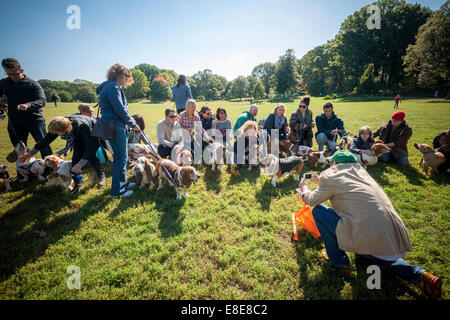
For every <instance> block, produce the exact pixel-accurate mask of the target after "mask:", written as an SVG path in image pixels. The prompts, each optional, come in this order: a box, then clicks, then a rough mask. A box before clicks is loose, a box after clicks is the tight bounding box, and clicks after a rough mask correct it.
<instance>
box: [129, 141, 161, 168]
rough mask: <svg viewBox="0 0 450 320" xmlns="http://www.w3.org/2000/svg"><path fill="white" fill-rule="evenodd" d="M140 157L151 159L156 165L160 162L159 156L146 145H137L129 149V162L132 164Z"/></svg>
mask: <svg viewBox="0 0 450 320" xmlns="http://www.w3.org/2000/svg"><path fill="white" fill-rule="evenodd" d="M140 157H146V158H148V159H151V160H152V161H153V162H154V163H156V162H158V156H157V155H156V154H155V153H154V152H153V151H152V150H151V149H150V147H149V146H147V145H146V144H139V143H135V144H133V145H132V146H130V147H129V148H128V158H129V159H128V160H129V162H130V163H131V164H134V162H135V161H136V160H137V159H139V158H140Z"/></svg>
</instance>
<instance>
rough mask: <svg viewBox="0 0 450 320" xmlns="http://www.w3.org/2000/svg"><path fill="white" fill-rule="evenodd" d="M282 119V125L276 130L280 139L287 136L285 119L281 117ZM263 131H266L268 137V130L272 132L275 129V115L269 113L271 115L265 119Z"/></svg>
mask: <svg viewBox="0 0 450 320" xmlns="http://www.w3.org/2000/svg"><path fill="white" fill-rule="evenodd" d="M283 118H284V125H283V126H282V127H281V128H280V129H278V130H279V131H278V133H279V135H280V137H281V136H282V135H286V134H287V132H286V131H287V130H286V129H287V125H288V124H287V119H286V117H284V116H283ZM263 129H266V130H267V134H268V135H270V130H272V129H276V128H275V114H273V113H271V114H269V116H268V117H267V119H266V122H265V123H264V128H263Z"/></svg>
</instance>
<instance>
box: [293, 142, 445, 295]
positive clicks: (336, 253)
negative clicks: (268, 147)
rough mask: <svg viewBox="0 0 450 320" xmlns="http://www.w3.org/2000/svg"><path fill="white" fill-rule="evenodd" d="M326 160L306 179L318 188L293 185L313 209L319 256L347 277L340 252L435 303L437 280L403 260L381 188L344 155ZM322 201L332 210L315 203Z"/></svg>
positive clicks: (405, 241) (404, 244)
mask: <svg viewBox="0 0 450 320" xmlns="http://www.w3.org/2000/svg"><path fill="white" fill-rule="evenodd" d="M328 160H329V161H330V165H331V167H330V168H328V169H327V170H325V171H323V172H322V173H321V174H320V176H318V175H317V174H315V173H312V178H311V179H312V181H313V182H314V183H316V184H317V185H318V186H317V188H316V189H315V190H314V191H310V190H309V188H308V184H307V182H306V181H305V179H302V180H301V181H300V185H299V191H300V193H301V196H302V198H303V200H304V201H305V203H306V204H307V205H309V206H311V207H314V208H313V210H312V213H313V216H314V220H315V223H316V225H317V229H318V230H319V232H320V234H321V236H322V239H323V241H324V244H325V250H322V254H323V255H324V257H325V258H327V259H329V260H331V262H332V264H333V265H334V266H336V267H340V268H343V270H344V272H345V275H346V276H348V277H349V276H350V275H351V272H352V269H351V267H350V261H349V258H348V256H347V254H346V253H345V252H346V251H348V252H354V253H355V254H356V257H357V259H358V261H364V260H365V261H366V262H368V263H369V264H370V265H378V266H380V267H381V268H384V269H386V270H390V271H392V272H393V273H394V274H396V275H397V276H399V277H401V278H402V279H404V280H406V281H408V282H410V283H413V284H415V285H419V286H420V287H421V288H422V290H423V291H424V292H425V293H426V294H427V295H428V296H429V297H430V298H432V299H437V298H439V296H440V295H441V280H440V279H439V277H437V276H434V275H432V274H431V273H429V272H426V271H425V270H424V269H423V268H421V267H419V266H415V265H411V264H409V263H408V262H406V261H405V260H403V257H405V255H406V252H407V251H412V247H411V243H410V241H409V237H408V232H407V230H406V227H405V225H404V224H403V221H402V219H401V218H400V216H399V215H398V214H397V212H396V211H395V209H394V207H393V206H392V203H391V201H390V200H389V198H388V197H387V196H386V194H385V193H384V191H383V189H381V187H380V186H379V185H378V184H377V183H376V181H375V180H374V179H373V178H372V177H371V176H370V175H369V174H368V173H367V171H366V170H365V169H364V168H363V167H362V166H361V165H359V164H358V163H357V162H356V157H355V156H354V155H353V154H352V153H351V152H350V151H348V150H339V151H336V153H335V154H334V155H333V156H331V157H329V158H328ZM327 200H330V202H331V205H332V206H333V208H329V207H327V206H325V205H322V204H321V203H324V202H325V201H327Z"/></svg>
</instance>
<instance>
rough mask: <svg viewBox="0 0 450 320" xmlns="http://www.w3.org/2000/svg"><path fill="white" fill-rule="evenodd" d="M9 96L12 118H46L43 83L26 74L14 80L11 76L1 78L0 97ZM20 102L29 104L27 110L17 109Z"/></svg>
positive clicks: (10, 115) (9, 112)
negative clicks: (43, 112) (43, 111)
mask: <svg viewBox="0 0 450 320" xmlns="http://www.w3.org/2000/svg"><path fill="white" fill-rule="evenodd" d="M3 95H6V96H7V97H8V114H9V118H10V120H44V116H43V115H42V107H44V106H45V94H44V89H42V87H41V85H40V84H39V83H38V82H37V81H34V80H33V79H30V78H28V77H27V76H25V75H24V78H23V79H21V80H19V81H17V82H14V81H12V80H11V79H10V78H4V79H1V80H0V98H1V97H2V96H3ZM19 104H27V105H28V106H29V108H28V109H27V110H26V111H19V110H17V106H18V105H19Z"/></svg>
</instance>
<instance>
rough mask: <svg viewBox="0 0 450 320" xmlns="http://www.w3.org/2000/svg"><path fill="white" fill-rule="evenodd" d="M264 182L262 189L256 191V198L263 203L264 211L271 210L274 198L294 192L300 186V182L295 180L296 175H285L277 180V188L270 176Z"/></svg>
mask: <svg viewBox="0 0 450 320" xmlns="http://www.w3.org/2000/svg"><path fill="white" fill-rule="evenodd" d="M267 177H268V178H267V179H268V180H267V181H266V182H265V183H264V184H263V186H262V188H261V189H260V190H257V191H256V192H255V198H256V200H257V201H258V202H259V203H260V204H261V209H262V210H263V211H269V210H270V204H271V199H272V198H281V197H284V196H286V195H287V194H294V193H295V189H296V188H298V182H297V181H296V180H295V175H292V176H289V177H283V178H281V179H279V180H277V182H276V185H277V186H276V188H275V187H274V186H272V184H271V183H270V177H269V176H267Z"/></svg>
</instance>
